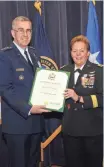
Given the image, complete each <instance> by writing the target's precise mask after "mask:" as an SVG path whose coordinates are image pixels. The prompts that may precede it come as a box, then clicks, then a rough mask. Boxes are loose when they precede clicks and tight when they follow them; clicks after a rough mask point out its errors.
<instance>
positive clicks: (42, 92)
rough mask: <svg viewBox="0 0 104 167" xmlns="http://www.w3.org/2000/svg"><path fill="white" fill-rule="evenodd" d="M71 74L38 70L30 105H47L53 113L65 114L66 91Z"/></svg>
mask: <svg viewBox="0 0 104 167" xmlns="http://www.w3.org/2000/svg"><path fill="white" fill-rule="evenodd" d="M69 77H70V72H65V71H61V70H59V71H54V70H47V69H42V68H37V70H36V75H35V78H34V82H33V87H32V91H31V96H30V100H29V103H30V104H31V105H45V106H46V108H47V109H49V110H51V111H58V112H63V109H64V102H65V99H64V95H63V93H64V90H65V89H66V88H67V85H68V81H69Z"/></svg>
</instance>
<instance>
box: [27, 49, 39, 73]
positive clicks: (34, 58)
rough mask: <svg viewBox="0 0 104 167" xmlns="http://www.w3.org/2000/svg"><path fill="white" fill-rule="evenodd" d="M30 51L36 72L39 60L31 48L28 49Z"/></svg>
mask: <svg viewBox="0 0 104 167" xmlns="http://www.w3.org/2000/svg"><path fill="white" fill-rule="evenodd" d="M28 51H29V54H30V57H31V59H32V63H33V68H34V72H35V71H36V68H38V67H39V65H38V59H37V56H36V54H35V52H33V51H32V50H31V49H30V48H28Z"/></svg>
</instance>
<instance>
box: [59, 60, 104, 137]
mask: <svg viewBox="0 0 104 167" xmlns="http://www.w3.org/2000/svg"><path fill="white" fill-rule="evenodd" d="M62 70H64V71H69V72H71V76H70V80H69V85H68V88H71V89H74V90H75V92H76V93H77V94H78V95H79V96H83V99H84V104H83V103H75V102H74V101H73V100H72V99H71V98H69V99H67V100H66V105H65V111H64V116H63V126H62V130H63V133H64V134H69V135H72V136H96V135H99V134H102V133H103V68H102V67H100V66H99V65H95V64H93V63H91V62H89V61H87V63H86V64H85V66H84V67H83V69H82V71H81V74H80V75H79V77H78V80H77V83H76V84H75V85H74V65H67V66H64V67H63V68H62Z"/></svg>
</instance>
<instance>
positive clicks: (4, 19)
mask: <svg viewBox="0 0 104 167" xmlns="http://www.w3.org/2000/svg"><path fill="white" fill-rule="evenodd" d="M33 4H34V1H0V49H1V48H3V47H7V46H9V45H10V43H11V41H12V39H11V35H10V30H11V22H12V20H13V19H14V18H15V17H16V16H18V15H24V16H28V17H29V18H30V19H31V20H32V21H33V22H34V18H35V9H34V6H33ZM42 9H43V13H42V18H43V23H44V27H45V29H46V32H47V36H48V39H49V41H50V45H51V48H52V51H53V54H54V58H55V61H56V62H57V64H58V65H59V66H60V67H61V66H63V65H64V64H68V63H69V62H71V58H70V54H69V42H70V40H71V38H72V37H74V36H75V35H79V34H86V26H87V15H88V2H87V1H42ZM96 11H97V15H98V22H99V29H100V37H101V44H102V46H103V42H102V41H103V1H96ZM34 28H35V25H34ZM34 35H35V34H34V31H33V38H34ZM31 44H32V45H34V44H33V42H32V43H31ZM1 77H2V76H1ZM57 120H58V119H57V118H56V122H57V124H55V126H56V125H59V124H60V120H59V121H57ZM1 128H2V127H1V126H0V167H7V159H8V158H7V148H6V146H5V144H4V141H3V139H2V135H1ZM54 128H56V127H54ZM57 154H58V153H57Z"/></svg>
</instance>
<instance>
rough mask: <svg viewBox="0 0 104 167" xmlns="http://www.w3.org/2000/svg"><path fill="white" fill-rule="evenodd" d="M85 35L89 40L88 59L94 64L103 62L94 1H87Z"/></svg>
mask: <svg viewBox="0 0 104 167" xmlns="http://www.w3.org/2000/svg"><path fill="white" fill-rule="evenodd" d="M86 36H87V38H88V40H89V42H90V56H89V60H90V61H91V62H93V63H96V64H103V55H102V52H101V44H100V35H99V25H98V19H97V13H96V9H95V1H90V2H89V10H88V23H87V33H86Z"/></svg>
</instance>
